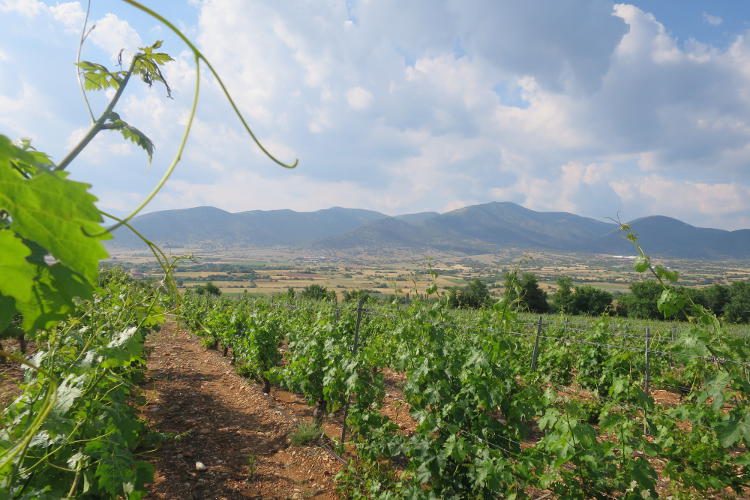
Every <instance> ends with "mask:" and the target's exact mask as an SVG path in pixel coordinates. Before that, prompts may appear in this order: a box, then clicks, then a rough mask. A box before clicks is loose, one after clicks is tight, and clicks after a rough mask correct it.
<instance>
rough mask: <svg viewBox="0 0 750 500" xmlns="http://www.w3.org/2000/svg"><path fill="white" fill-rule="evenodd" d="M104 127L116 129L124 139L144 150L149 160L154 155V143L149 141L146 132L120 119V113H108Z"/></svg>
mask: <svg viewBox="0 0 750 500" xmlns="http://www.w3.org/2000/svg"><path fill="white" fill-rule="evenodd" d="M105 128H107V129H110V130H118V131H119V132H120V133H121V134H122V136H123V137H124V138H125V139H127V140H129V141H131V142H133V143H134V144H135V145H136V146H139V147H140V148H141V149H143V150H144V151H146V154H147V155H148V161H149V162H150V161H151V160H152V158H153V156H154V143H153V142H151V139H149V138H148V137H147V136H146V134H144V133H143V132H141V131H140V130H138V129H137V128H135V127H133V126H132V125H129V124H128V123H127V122H125V121H124V120H122V119H121V118H120V115H118V114H117V113H114V112H112V113H110V116H109V117H108V122H107V123H106V124H105Z"/></svg>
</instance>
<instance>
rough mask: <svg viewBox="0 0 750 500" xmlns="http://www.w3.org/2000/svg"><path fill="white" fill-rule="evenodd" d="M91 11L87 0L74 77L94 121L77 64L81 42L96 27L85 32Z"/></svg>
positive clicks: (78, 62) (79, 58)
mask: <svg viewBox="0 0 750 500" xmlns="http://www.w3.org/2000/svg"><path fill="white" fill-rule="evenodd" d="M90 11H91V0H88V4H87V5H86V17H84V18H83V28H81V41H80V42H78V52H76V78H77V79H78V87H80V89H81V95H82V96H83V102H85V103H86V109H87V110H88V112H89V116H90V117H91V122H92V123H95V122H96V118H94V111H93V110H92V109H91V103H90V102H89V98H88V96H87V95H86V89H85V88H84V86H83V80H81V67H80V66H79V64H81V51H82V50H83V43H84V42H85V41H86V38H87V37H88V36H89V33H91V31H92V30H93V29H94V28H95V27H96V25H94V26H92V27H91V29H90V30H89V31H88V32H86V28H87V26H88V23H89V12H90Z"/></svg>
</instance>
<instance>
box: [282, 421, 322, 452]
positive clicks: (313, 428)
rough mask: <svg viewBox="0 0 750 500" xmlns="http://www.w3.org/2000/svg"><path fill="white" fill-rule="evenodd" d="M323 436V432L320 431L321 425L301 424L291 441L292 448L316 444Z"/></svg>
mask: <svg viewBox="0 0 750 500" xmlns="http://www.w3.org/2000/svg"><path fill="white" fill-rule="evenodd" d="M322 435H323V431H321V430H320V426H319V425H316V424H314V423H312V422H300V424H299V425H298V426H297V429H295V431H294V432H293V433H292V435H291V436H290V437H289V439H290V441H291V442H292V446H305V445H308V444H311V443H314V442H315V441H317V440H318V439H319V438H320V436H322Z"/></svg>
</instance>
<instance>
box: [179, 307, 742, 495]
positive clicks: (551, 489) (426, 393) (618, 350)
mask: <svg viewBox="0 0 750 500" xmlns="http://www.w3.org/2000/svg"><path fill="white" fill-rule="evenodd" d="M181 309H182V317H183V320H184V322H185V323H186V324H187V325H188V326H189V327H190V328H192V329H193V330H194V331H195V332H198V333H199V334H200V335H201V336H202V338H203V342H204V345H206V346H208V347H214V348H219V349H222V350H223V352H224V354H225V355H227V356H231V357H232V360H233V363H234V364H235V366H236V369H237V370H238V372H239V373H242V374H244V375H246V376H248V377H250V378H252V379H254V380H257V381H258V382H259V383H261V384H263V385H264V386H265V390H266V391H268V390H270V386H271V385H272V384H274V385H278V386H280V387H284V388H286V389H288V390H290V391H294V392H297V393H300V394H302V395H303V396H304V398H305V399H306V400H307V401H308V403H309V404H310V405H312V406H315V407H316V411H315V415H316V418H317V419H318V421H322V420H323V419H325V418H326V416H339V417H341V415H342V414H343V418H344V419H345V426H346V430H344V431H343V433H342V436H341V437H343V438H344V439H345V440H346V441H345V443H342V442H341V441H340V439H341V437H339V436H334V442H335V443H336V444H337V446H338V450H339V452H340V453H343V454H344V455H345V456H346V458H347V465H346V467H345V469H344V470H343V471H342V472H341V473H340V474H339V478H338V479H339V485H340V488H341V491H340V492H341V494H342V495H343V496H345V497H354V498H356V497H368V498H369V497H378V498H402V497H410V498H423V497H424V498H466V497H480V498H495V497H498V496H503V497H511V498H513V497H528V496H537V494H539V495H543V494H545V492H546V493H547V494H552V495H553V496H555V497H558V498H611V497H618V498H619V497H628V498H648V497H657V496H665V495H683V496H691V495H692V496H695V497H705V496H709V495H721V494H728V493H732V492H733V493H734V494H735V495H746V494H747V489H746V488H747V484H748V480H750V475H749V474H750V470H748V465H749V464H750V462H749V461H748V459H750V454H748V448H747V446H748V444H749V443H750V417H748V415H749V413H748V400H747V396H748V393H749V391H750V381H749V379H748V368H750V363H747V362H746V360H747V359H748V347H747V341H746V338H744V337H743V336H742V335H740V334H738V333H727V332H725V331H724V330H723V329H722V327H721V326H720V325H719V324H718V323H716V322H714V323H706V324H700V325H696V326H693V327H690V328H684V329H681V330H675V329H674V328H671V327H665V328H663V329H662V330H657V329H652V328H649V329H647V330H637V329H631V330H630V331H626V332H625V331H619V330H615V329H614V328H613V327H612V324H610V319H609V318H606V317H603V318H601V320H599V321H598V322H596V323H595V324H593V325H591V326H587V327H585V328H579V327H578V326H576V325H573V324H572V323H570V322H568V321H565V320H561V321H559V322H549V321H547V322H543V321H542V320H541V319H540V320H538V321H536V322H529V321H526V320H523V319H522V318H519V317H518V316H517V315H516V313H515V312H513V311H512V310H511V309H510V308H509V307H508V304H505V303H504V302H502V301H501V302H499V303H498V304H497V305H496V306H495V307H494V308H493V309H489V310H485V311H483V312H480V313H476V314H475V315H474V318H473V319H474V321H473V322H467V321H466V317H464V318H462V321H460V322H457V321H456V317H455V315H454V312H453V311H451V310H450V309H448V308H446V307H445V306H444V305H442V304H440V303H437V304H433V305H424V304H422V305H419V304H416V305H413V306H411V307H409V308H397V307H395V306H394V307H391V308H383V307H377V308H373V307H366V306H363V305H362V304H360V306H359V307H355V306H341V305H339V306H336V305H332V304H328V303H325V302H288V301H278V300H277V301H262V300H249V299H243V300H240V301H235V300H229V299H222V298H210V297H208V296H200V295H194V294H188V295H187V296H186V298H185V300H184V302H183V304H182V308H181ZM394 373H395V374H401V375H403V376H402V377H396V379H395V380H394V378H393V376H392V374H394ZM394 404H396V405H403V406H405V407H406V408H407V409H408V413H409V415H410V417H411V419H413V425H412V426H403V425H401V426H400V427H399V425H397V424H396V423H394V422H393V421H392V420H391V419H390V418H389V417H388V416H387V413H388V411H387V410H388V406H392V405H394ZM404 427H407V428H404ZM409 427H410V428H409ZM347 431H348V432H349V434H348V435H347V434H346V433H347Z"/></svg>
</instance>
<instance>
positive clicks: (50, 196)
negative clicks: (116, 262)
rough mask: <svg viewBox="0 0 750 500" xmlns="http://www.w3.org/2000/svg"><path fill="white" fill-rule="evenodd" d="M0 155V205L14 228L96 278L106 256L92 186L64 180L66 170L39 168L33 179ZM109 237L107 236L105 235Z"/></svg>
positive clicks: (74, 267)
mask: <svg viewBox="0 0 750 500" xmlns="http://www.w3.org/2000/svg"><path fill="white" fill-rule="evenodd" d="M2 163H3V162H2V159H0V209H1V210H5V211H7V212H8V213H9V214H10V216H11V218H12V223H11V230H13V231H14V232H15V233H16V234H18V235H19V236H20V237H22V238H25V239H28V240H31V241H34V242H36V243H38V244H39V245H41V246H42V247H44V248H45V249H46V250H47V251H48V252H49V253H50V254H51V255H52V256H53V257H54V258H56V259H58V260H59V261H61V262H62V263H63V264H64V265H65V266H67V267H69V268H70V269H71V270H73V271H75V272H77V273H80V274H81V275H82V276H83V277H84V278H86V279H87V280H88V281H89V282H91V283H94V282H96V279H97V276H98V269H99V260H101V259H104V258H106V257H107V252H106V251H105V250H104V246H103V245H102V244H101V242H100V241H99V240H100V239H104V238H105V236H103V237H100V238H92V237H90V236H88V235H87V234H86V233H88V234H94V233H96V232H100V231H101V226H100V225H99V223H100V222H101V217H100V215H99V212H98V210H97V209H96V206H95V205H94V202H95V201H96V197H94V196H93V195H92V194H90V193H89V192H88V188H89V185H88V184H84V183H81V182H75V181H71V180H69V179H66V177H67V174H65V173H64V172H55V173H53V172H49V171H40V172H39V173H38V175H36V176H34V177H32V178H31V179H24V178H23V177H21V176H20V175H17V174H16V173H15V172H13V171H12V170H11V169H10V168H8V165H7V164H6V165H2ZM106 237H108V236H106Z"/></svg>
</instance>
